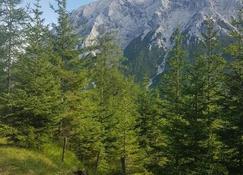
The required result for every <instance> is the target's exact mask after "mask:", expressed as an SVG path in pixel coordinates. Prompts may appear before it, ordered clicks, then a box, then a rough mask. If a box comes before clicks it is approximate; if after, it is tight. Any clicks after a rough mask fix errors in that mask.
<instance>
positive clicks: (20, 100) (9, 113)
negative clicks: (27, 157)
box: [3, 0, 60, 148]
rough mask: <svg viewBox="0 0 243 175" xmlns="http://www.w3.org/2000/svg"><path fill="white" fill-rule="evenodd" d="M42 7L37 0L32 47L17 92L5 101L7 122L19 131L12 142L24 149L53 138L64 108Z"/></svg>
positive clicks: (19, 70)
mask: <svg viewBox="0 0 243 175" xmlns="http://www.w3.org/2000/svg"><path fill="white" fill-rule="evenodd" d="M40 8H41V6H40V4H39V1H38V0H37V1H36V4H35V9H34V10H33V18H31V23H30V26H29V27H28V28H27V29H28V30H27V38H26V42H27V43H28V46H27V47H26V49H25V53H23V54H22V55H21V56H20V58H19V60H18V61H17V62H16V64H15V66H14V70H15V74H14V75H15V77H16V78H15V81H16V84H15V89H13V90H12V93H11V94H10V95H8V96H9V98H4V102H5V104H6V106H5V107H4V108H3V110H4V111H5V116H4V122H6V123H7V124H9V125H10V126H13V127H15V128H17V129H18V133H17V135H13V136H12V137H13V138H12V139H15V141H16V142H17V143H18V144H21V145H22V146H26V147H38V148H39V147H41V146H42V142H45V140H43V139H48V138H49V139H50V136H51V135H50V132H51V133H52V129H51V128H53V127H54V126H55V125H56V123H57V118H56V116H57V110H58V108H59V105H60V100H59V99H60V86H59V81H58V80H57V79H56V77H55V76H54V71H55V70H54V66H53V65H52V64H51V62H50V60H51V57H54V55H53V52H52V47H50V45H49V41H48V39H46V37H47V36H48V31H47V28H46V27H45V26H44V25H43V20H42V19H41V14H42V12H41V11H40ZM37 121H38V122H37ZM48 135H49V136H48Z"/></svg>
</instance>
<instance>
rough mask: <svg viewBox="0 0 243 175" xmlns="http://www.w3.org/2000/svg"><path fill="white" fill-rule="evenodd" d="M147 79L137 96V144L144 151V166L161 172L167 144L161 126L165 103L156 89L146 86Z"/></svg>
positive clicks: (163, 123)
mask: <svg viewBox="0 0 243 175" xmlns="http://www.w3.org/2000/svg"><path fill="white" fill-rule="evenodd" d="M148 82H149V80H148V79H146V78H145V80H144V83H143V84H142V85H141V86H142V87H141V88H140V90H139V93H138V98H137V106H138V107H137V108H138V114H139V115H138V119H137V122H136V123H137V126H136V128H137V130H138V137H139V145H140V147H141V149H143V151H144V152H145V156H146V159H145V161H144V163H145V167H146V168H147V170H148V171H151V172H153V173H154V174H159V173H161V169H162V168H163V167H164V166H165V165H166V163H167V158H166V154H165V153H164V150H165V149H166V146H167V141H166V134H165V132H163V128H164V126H165V124H166V120H165V114H166V113H167V111H166V109H167V106H166V103H165V101H164V100H161V97H160V95H159V93H158V91H157V90H153V89H149V88H147V85H148Z"/></svg>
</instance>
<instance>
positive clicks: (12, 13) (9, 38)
mask: <svg viewBox="0 0 243 175" xmlns="http://www.w3.org/2000/svg"><path fill="white" fill-rule="evenodd" d="M20 2H21V1H20V0H2V1H1V6H0V7H1V9H0V14H1V32H0V33H1V34H4V37H3V38H1V39H3V41H2V42H3V43H2V44H1V45H2V49H4V52H2V53H1V55H2V56H1V59H2V60H1V64H2V66H3V67H4V74H5V78H4V82H3V83H4V84H5V87H6V89H4V91H5V92H8V93H10V92H11V89H12V88H13V86H14V83H13V82H12V81H13V76H12V66H13V63H14V62H15V61H16V59H17V57H18V54H19V53H20V51H21V49H22V48H23V39H24V35H23V29H24V24H25V22H26V17H27V15H26V13H25V11H24V9H23V8H20V7H18V5H19V4H20Z"/></svg>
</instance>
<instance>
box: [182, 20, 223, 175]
mask: <svg viewBox="0 0 243 175" xmlns="http://www.w3.org/2000/svg"><path fill="white" fill-rule="evenodd" d="M205 25H206V33H202V35H203V37H204V40H203V43H204V46H205V47H204V48H205V55H202V56H199V57H198V58H197V59H196V61H195V63H193V64H192V66H191V67H190V70H188V73H189V74H188V75H189V77H188V78H189V83H188V86H187V87H186V89H187V92H186V96H188V97H187V100H186V104H187V106H188V107H187V108H186V115H187V116H188V117H189V118H188V119H189V122H190V127H191V129H190V130H191V133H190V137H191V140H192V144H193V145H192V146H193V151H195V152H194V153H193V154H192V156H193V157H192V158H193V159H194V162H193V163H192V165H194V168H195V169H194V171H196V172H199V173H201V174H205V173H206V174H222V173H227V172H226V171H225V168H224V167H223V166H222V164H221V163H220V159H221V148H222V143H221V142H220V141H219V137H218V134H217V131H218V129H219V128H220V123H221V122H222V116H221V113H220V112H221V111H220V110H221V105H220V104H219V101H220V100H221V99H222V94H223V90H224V89H223V83H222V82H223V79H224V76H223V72H224V67H225V60H224V59H223V58H222V57H221V56H220V55H218V54H217V47H216V41H217V40H216V39H217V32H215V30H214V21H212V19H210V18H209V19H207V20H206V24H205ZM196 134H197V135H196ZM195 160H198V161H195Z"/></svg>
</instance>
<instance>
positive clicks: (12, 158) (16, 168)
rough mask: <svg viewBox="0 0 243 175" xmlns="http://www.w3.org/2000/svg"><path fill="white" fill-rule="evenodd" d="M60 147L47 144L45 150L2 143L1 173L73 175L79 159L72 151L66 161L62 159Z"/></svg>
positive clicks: (2, 174) (0, 151) (0, 150)
mask: <svg viewBox="0 0 243 175" xmlns="http://www.w3.org/2000/svg"><path fill="white" fill-rule="evenodd" d="M58 149H59V148H58V147H55V146H53V145H52V146H51V145H46V146H45V150H44V151H43V152H40V151H33V150H28V149H24V148H18V147H13V146H9V145H4V144H1V145H0V155H1V156H0V174H1V175H56V174H62V175H69V174H70V175H71V174H73V172H74V171H75V170H77V169H78V166H79V161H78V160H77V159H76V158H75V156H74V155H73V154H72V153H70V152H69V153H68V154H67V158H66V160H65V162H64V163H62V162H61V161H60V157H61V156H60V155H59V153H61V152H60V151H61V150H60V149H59V150H58Z"/></svg>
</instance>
